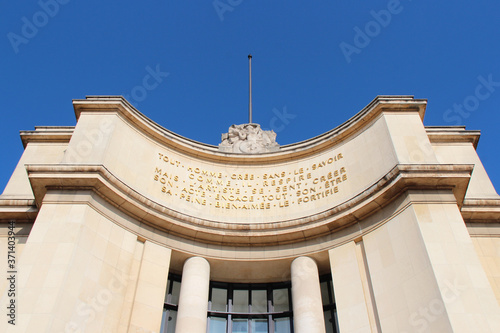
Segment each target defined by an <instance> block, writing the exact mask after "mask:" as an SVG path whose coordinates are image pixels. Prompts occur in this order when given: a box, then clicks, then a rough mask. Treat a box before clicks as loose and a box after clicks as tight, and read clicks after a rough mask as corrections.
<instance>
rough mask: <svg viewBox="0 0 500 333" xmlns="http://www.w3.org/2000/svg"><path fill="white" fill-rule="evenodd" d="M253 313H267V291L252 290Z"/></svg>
mask: <svg viewBox="0 0 500 333" xmlns="http://www.w3.org/2000/svg"><path fill="white" fill-rule="evenodd" d="M252 312H253V313H265V312H267V290H252Z"/></svg>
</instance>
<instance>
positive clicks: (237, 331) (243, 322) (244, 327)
mask: <svg viewBox="0 0 500 333" xmlns="http://www.w3.org/2000/svg"><path fill="white" fill-rule="evenodd" d="M247 332H248V319H234V320H233V333H247Z"/></svg>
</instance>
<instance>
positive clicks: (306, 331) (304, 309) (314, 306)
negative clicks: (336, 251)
mask: <svg viewBox="0 0 500 333" xmlns="http://www.w3.org/2000/svg"><path fill="white" fill-rule="evenodd" d="M292 303H293V324H294V327H295V332H296V333H325V318H324V315H323V304H322V302H321V289H320V285H319V274H318V266H317V265H316V262H315V261H314V260H313V259H311V258H309V257H298V258H297V259H295V260H294V261H293V262H292Z"/></svg>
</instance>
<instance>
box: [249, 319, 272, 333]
mask: <svg viewBox="0 0 500 333" xmlns="http://www.w3.org/2000/svg"><path fill="white" fill-rule="evenodd" d="M251 323H252V333H268V330H267V319H252V322H251Z"/></svg>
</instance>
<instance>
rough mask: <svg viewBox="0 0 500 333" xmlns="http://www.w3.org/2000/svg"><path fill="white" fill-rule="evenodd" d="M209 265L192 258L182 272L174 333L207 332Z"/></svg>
mask: <svg viewBox="0 0 500 333" xmlns="http://www.w3.org/2000/svg"><path fill="white" fill-rule="evenodd" d="M209 284H210V264H209V263H208V261H207V260H206V259H204V258H201V257H192V258H189V259H188V260H186V262H185V263H184V269H183V271H182V281H181V292H180V296H179V312H178V313H177V325H176V328H175V332H176V333H186V332H189V333H205V332H206V331H207V311H208V287H209Z"/></svg>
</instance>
